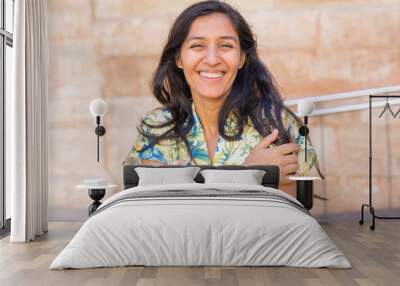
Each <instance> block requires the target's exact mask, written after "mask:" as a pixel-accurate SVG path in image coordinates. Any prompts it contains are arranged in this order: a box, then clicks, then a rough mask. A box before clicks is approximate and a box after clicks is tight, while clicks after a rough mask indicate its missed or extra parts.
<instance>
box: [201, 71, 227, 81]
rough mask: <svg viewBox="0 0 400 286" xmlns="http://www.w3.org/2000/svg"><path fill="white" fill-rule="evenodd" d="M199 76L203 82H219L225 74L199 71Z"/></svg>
mask: <svg viewBox="0 0 400 286" xmlns="http://www.w3.org/2000/svg"><path fill="white" fill-rule="evenodd" d="M199 75H200V77H201V78H202V79H204V80H213V81H217V80H221V79H222V78H223V76H224V75H225V72H207V71H200V72H199Z"/></svg>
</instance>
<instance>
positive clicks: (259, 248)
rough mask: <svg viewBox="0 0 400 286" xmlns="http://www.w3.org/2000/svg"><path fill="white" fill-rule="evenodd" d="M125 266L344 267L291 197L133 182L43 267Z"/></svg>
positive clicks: (254, 188)
mask: <svg viewBox="0 0 400 286" xmlns="http://www.w3.org/2000/svg"><path fill="white" fill-rule="evenodd" d="M130 265H144V266H291V267H330V268H350V267H351V265H350V263H349V262H348V260H347V259H346V258H345V256H344V255H343V253H342V252H341V251H340V250H339V249H338V248H337V247H336V245H335V244H334V242H333V241H332V240H331V239H330V238H329V237H328V236H327V234H326V233H325V231H324V230H323V229H322V228H321V226H320V225H319V223H318V222H317V221H316V220H315V219H314V218H313V217H312V216H311V215H310V213H309V212H308V211H307V210H306V209H305V208H304V207H303V206H302V205H301V204H300V203H299V202H298V201H297V200H296V199H294V198H292V197H291V196H289V195H287V194H285V193H283V192H281V191H279V190H277V189H273V188H269V187H263V186H258V185H244V184H198V183H190V184H175V185H157V186H138V187H134V188H130V189H127V190H125V191H122V192H119V193H117V194H115V195H113V196H111V197H109V198H108V199H107V200H105V201H104V202H103V204H102V205H101V206H100V207H99V209H98V210H97V211H96V212H95V213H94V214H93V215H92V216H91V217H90V218H89V219H88V220H87V221H86V222H85V223H84V224H83V225H82V227H81V228H80V230H79V231H78V233H77V234H76V235H75V236H74V238H73V239H72V240H71V242H70V243H69V244H68V245H67V246H66V247H65V248H64V249H63V250H62V252H61V253H60V254H59V255H58V256H57V257H56V258H55V259H54V261H53V262H52V264H51V265H50V269H65V268H92V267H119V266H130Z"/></svg>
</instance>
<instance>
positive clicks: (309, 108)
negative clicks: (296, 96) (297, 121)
mask: <svg viewBox="0 0 400 286" xmlns="http://www.w3.org/2000/svg"><path fill="white" fill-rule="evenodd" d="M313 111H314V103H313V102H312V101H311V100H308V99H303V100H301V101H300V102H299V104H298V105H297V112H298V113H299V115H300V116H309V115H311V113H312V112H313Z"/></svg>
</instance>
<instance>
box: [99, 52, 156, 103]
mask: <svg viewBox="0 0 400 286" xmlns="http://www.w3.org/2000/svg"><path fill="white" fill-rule="evenodd" d="M157 64H158V58H156V57H154V56H109V57H103V58H102V59H101V61H100V63H99V68H100V71H101V73H102V75H103V78H104V81H103V83H102V90H103V95H104V97H105V98H109V97H114V96H137V95H143V94H151V89H150V85H151V79H152V74H153V72H154V70H155V69H156V67H157Z"/></svg>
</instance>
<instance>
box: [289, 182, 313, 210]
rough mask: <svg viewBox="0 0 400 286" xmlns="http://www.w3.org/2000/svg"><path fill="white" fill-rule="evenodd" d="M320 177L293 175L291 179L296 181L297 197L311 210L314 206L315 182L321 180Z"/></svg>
mask: <svg viewBox="0 0 400 286" xmlns="http://www.w3.org/2000/svg"><path fill="white" fill-rule="evenodd" d="M320 179H321V178H320V177H301V176H291V177H289V180H292V181H296V198H297V200H298V201H299V202H301V203H302V204H303V206H304V207H305V208H306V209H308V210H311V209H312V207H313V202H314V199H313V193H314V190H313V182H314V181H315V180H320Z"/></svg>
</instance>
